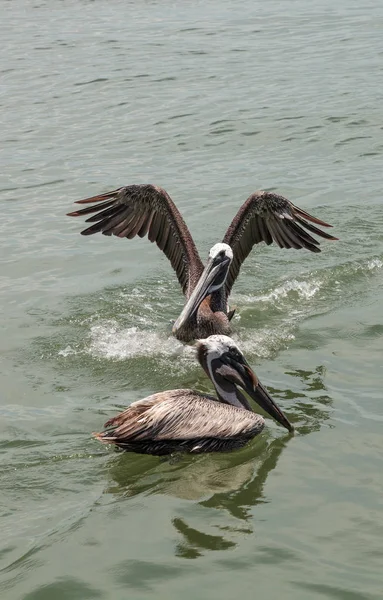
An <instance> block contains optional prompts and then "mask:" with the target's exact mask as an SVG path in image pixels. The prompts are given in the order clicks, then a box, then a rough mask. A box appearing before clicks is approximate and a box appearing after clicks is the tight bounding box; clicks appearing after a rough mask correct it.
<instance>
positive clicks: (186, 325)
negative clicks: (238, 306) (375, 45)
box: [69, 184, 337, 342]
mask: <svg viewBox="0 0 383 600" xmlns="http://www.w3.org/2000/svg"><path fill="white" fill-rule="evenodd" d="M99 202H101V204H98V203H99ZM77 204H92V206H88V207H86V208H84V209H82V210H76V211H74V212H71V213H69V216H71V217H78V216H80V215H88V214H90V213H96V214H95V215H93V216H91V217H89V218H88V219H87V220H86V221H87V222H91V223H94V224H93V225H91V226H90V227H88V228H87V229H84V230H83V231H82V232H81V234H82V235H91V234H93V233H98V232H102V233H103V234H104V235H112V234H113V235H116V236H117V237H120V238H125V237H126V238H129V239H131V238H133V237H135V236H136V235H138V236H140V237H144V236H146V235H148V238H149V240H150V241H151V242H156V243H157V246H158V247H159V248H160V249H161V250H162V251H163V252H164V253H165V255H166V256H167V258H168V259H169V260H170V262H171V265H172V267H173V269H174V270H175V272H176V274H177V277H178V281H179V283H180V285H181V287H182V291H183V293H184V294H185V296H186V299H187V303H186V305H185V307H184V309H183V311H182V313H181V315H180V316H179V318H178V319H177V321H176V322H175V324H174V326H173V333H174V335H175V336H176V337H177V338H178V339H180V340H182V341H185V342H189V341H192V340H194V339H197V338H199V337H206V336H208V335H211V334H214V333H221V334H229V333H230V331H231V327H230V320H231V318H232V317H233V314H234V310H229V306H228V298H229V295H230V292H231V288H232V286H233V284H234V281H235V280H236V278H237V277H238V274H239V270H240V268H241V265H242V263H243V261H244V260H245V258H246V257H247V256H248V254H249V252H250V251H251V249H252V247H253V246H254V244H259V243H260V242H266V244H267V245H270V244H271V243H272V242H273V241H275V242H276V243H277V244H278V246H279V247H280V248H296V249H298V250H299V249H301V248H306V249H307V250H310V251H311V252H320V248H318V246H319V242H318V240H316V239H315V238H313V237H312V236H311V235H310V234H309V233H308V232H311V233H315V234H317V235H319V236H320V237H322V238H325V239H327V240H336V239H337V238H335V237H333V236H331V235H329V234H328V233H325V232H324V231H322V230H321V229H318V227H315V226H314V225H313V224H312V223H315V224H317V225H321V226H322V227H331V225H329V224H328V223H325V222H324V221H321V220H319V219H317V218H316V217H313V216H312V215H310V214H308V213H307V212H305V211H304V210H302V209H301V208H299V207H298V206H295V205H294V204H292V202H290V201H289V200H287V199H286V198H283V196H279V195H277V194H274V193H271V192H263V191H259V192H255V193H254V194H252V195H251V196H250V197H249V198H248V199H247V200H246V202H245V203H244V204H243V205H242V206H241V208H240V209H239V211H238V213H237V214H236V216H235V217H234V219H233V221H232V222H231V225H230V227H229V229H228V230H227V232H226V234H225V236H224V238H223V243H221V244H216V245H215V246H213V247H212V249H211V250H210V253H209V259H208V262H207V265H206V267H205V269H204V267H203V264H202V261H201V259H200V257H199V254H198V251H197V248H196V246H195V244H194V241H193V238H192V236H191V234H190V232H189V229H188V228H187V226H186V224H185V221H184V220H183V218H182V216H181V214H180V212H179V211H178V209H177V207H176V206H175V204H174V203H173V201H172V200H171V198H170V196H169V195H168V194H167V192H165V190H163V189H162V188H160V187H157V186H155V185H151V184H143V185H129V186H126V187H122V188H119V189H116V190H113V191H111V192H107V193H105V194H100V195H99V196H93V197H92V198H85V199H84V200H78V202H77Z"/></svg>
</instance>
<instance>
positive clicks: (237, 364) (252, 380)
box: [226, 354, 294, 432]
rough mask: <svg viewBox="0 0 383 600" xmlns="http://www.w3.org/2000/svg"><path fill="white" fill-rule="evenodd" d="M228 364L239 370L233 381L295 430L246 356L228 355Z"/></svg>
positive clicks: (289, 427)
mask: <svg viewBox="0 0 383 600" xmlns="http://www.w3.org/2000/svg"><path fill="white" fill-rule="evenodd" d="M226 361H227V364H229V365H230V366H231V367H232V368H234V369H235V370H236V372H237V377H238V378H237V377H236V378H233V382H235V383H236V384H237V385H240V386H241V387H242V388H243V390H244V391H245V392H247V393H248V394H249V396H250V397H251V398H252V399H253V400H254V401H255V402H256V403H257V404H258V406H260V407H261V408H263V410H264V411H266V412H267V413H268V414H269V415H270V416H271V417H273V419H275V420H276V421H277V422H278V423H280V424H281V425H283V427H286V429H288V430H289V431H291V432H292V431H294V427H293V425H292V424H291V423H290V421H289V420H288V418H287V417H286V415H285V414H284V413H283V412H282V410H281V409H280V408H279V406H278V405H277V404H276V403H275V402H274V400H273V399H272V397H271V396H270V394H269V392H268V391H267V390H266V388H265V387H264V386H263V385H262V383H261V382H260V381H259V379H258V377H257V376H256V374H255V373H254V371H253V370H252V369H251V367H250V366H249V364H248V363H247V361H246V359H245V357H244V356H243V355H242V354H240V355H237V356H235V357H232V356H227V355H226Z"/></svg>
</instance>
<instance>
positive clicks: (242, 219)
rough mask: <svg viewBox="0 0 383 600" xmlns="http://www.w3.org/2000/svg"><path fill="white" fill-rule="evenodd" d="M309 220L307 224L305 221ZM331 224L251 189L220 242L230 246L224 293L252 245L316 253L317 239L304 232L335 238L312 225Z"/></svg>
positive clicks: (286, 202) (279, 197) (288, 203)
mask: <svg viewBox="0 0 383 600" xmlns="http://www.w3.org/2000/svg"><path fill="white" fill-rule="evenodd" d="M308 221H310V223H309V222H308ZM312 223H316V224H317V225H320V226H321V227H332V225H329V224H328V223H325V222H324V221H321V220H320V219H317V218H316V217H313V216H312V215H310V214H309V213H307V212H306V211H304V210H302V209H301V208H299V207H298V206H295V205H294V204H293V203H292V202H290V201H289V200H287V198H284V197H283V196H279V195H278V194H273V193H272V192H263V191H259V192H255V193H254V194H252V195H251V196H250V197H249V198H248V199H247V200H246V202H245V203H244V204H243V205H242V206H241V208H240V209H239V211H238V212H237V214H236V215H235V217H234V219H233V221H232V222H231V225H230V227H229V229H228V230H227V232H226V234H225V237H224V238H223V242H224V243H226V244H229V246H231V247H232V249H233V253H234V259H233V262H232V263H231V266H230V270H229V273H228V276H227V279H226V293H227V295H229V294H230V291H231V288H232V286H233V283H234V281H235V280H236V278H237V277H238V273H239V270H240V268H241V265H242V263H243V261H244V260H245V258H246V257H247V256H248V254H249V253H250V251H251V249H252V247H253V246H254V244H259V243H260V242H265V243H266V244H267V245H270V244H272V243H273V241H274V242H276V243H277V244H278V246H279V247H280V248H296V249H297V250H300V249H301V248H306V250H310V251H311V252H320V248H318V246H319V242H318V240H316V239H315V238H313V237H312V236H311V235H310V234H309V233H308V232H311V233H315V234H316V235H319V236H320V237H322V238H325V239H326V240H337V239H338V238H336V237H333V236H332V235H329V234H328V233H326V232H325V231H322V230H321V229H318V227H315V226H314V225H312Z"/></svg>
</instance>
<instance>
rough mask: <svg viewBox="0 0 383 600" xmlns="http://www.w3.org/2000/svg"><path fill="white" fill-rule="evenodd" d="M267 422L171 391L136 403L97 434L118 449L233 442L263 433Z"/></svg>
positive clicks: (188, 393)
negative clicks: (144, 444)
mask: <svg viewBox="0 0 383 600" xmlns="http://www.w3.org/2000/svg"><path fill="white" fill-rule="evenodd" d="M263 426H264V420H263V418H262V417H261V416H260V415H257V414H256V413H254V412H251V411H247V410H243V409H240V408H237V407H235V406H230V405H228V404H223V403H221V402H219V401H217V399H216V398H214V397H210V396H209V397H207V396H203V395H202V394H199V393H198V392H195V391H192V390H170V391H167V392H160V393H158V394H153V395H152V396H149V397H148V398H145V399H144V400H139V401H138V402H134V403H133V404H131V405H130V406H129V408H127V409H126V410H125V411H124V412H122V413H120V414H119V415H117V416H116V417H113V418H112V419H110V420H109V421H107V422H106V423H105V427H106V428H107V429H106V430H105V431H104V432H102V433H98V434H95V437H97V438H98V439H99V440H100V441H101V442H104V443H115V444H118V445H122V444H124V443H125V444H126V443H134V442H144V441H161V440H191V439H203V438H212V437H213V438H219V439H230V438H232V437H235V436H238V435H239V434H243V435H246V434H251V433H253V434H254V432H255V431H258V430H259V431H261V430H262V429H263Z"/></svg>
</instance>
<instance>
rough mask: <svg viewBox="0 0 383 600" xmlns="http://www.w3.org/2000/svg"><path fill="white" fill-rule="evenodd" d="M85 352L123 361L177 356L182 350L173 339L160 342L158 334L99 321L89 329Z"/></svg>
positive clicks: (178, 343) (111, 321) (183, 350)
mask: <svg viewBox="0 0 383 600" xmlns="http://www.w3.org/2000/svg"><path fill="white" fill-rule="evenodd" d="M90 339H91V342H90V346H89V349H88V352H89V353H90V354H92V355H93V356H98V357H102V358H109V359H118V360H124V359H126V358H133V357H136V356H167V357H170V356H178V355H180V354H183V353H184V352H185V350H186V353H187V350H192V348H189V347H188V346H186V347H185V346H183V345H182V344H181V343H180V342H178V341H177V340H176V339H175V338H173V337H168V338H164V337H163V336H162V335H161V334H160V333H158V332H155V331H154V332H153V331H147V330H140V329H139V328H138V327H128V328H126V329H124V328H122V327H121V326H120V325H119V324H118V323H117V321H116V320H114V319H108V320H105V321H101V322H99V323H97V324H96V325H93V326H92V327H91V328H90Z"/></svg>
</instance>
